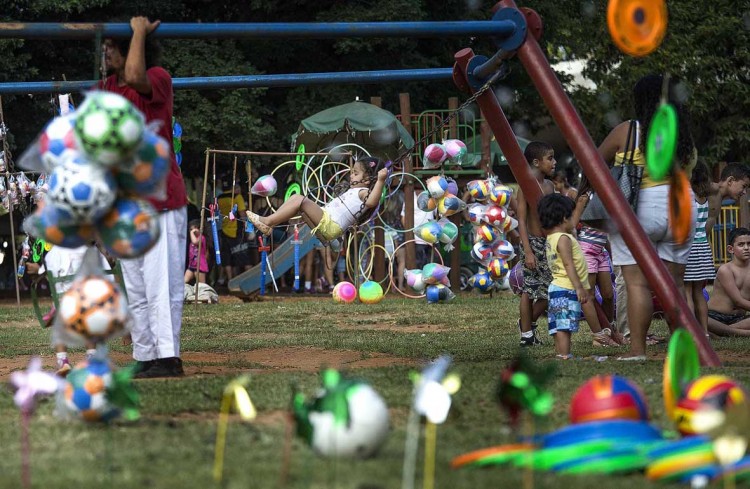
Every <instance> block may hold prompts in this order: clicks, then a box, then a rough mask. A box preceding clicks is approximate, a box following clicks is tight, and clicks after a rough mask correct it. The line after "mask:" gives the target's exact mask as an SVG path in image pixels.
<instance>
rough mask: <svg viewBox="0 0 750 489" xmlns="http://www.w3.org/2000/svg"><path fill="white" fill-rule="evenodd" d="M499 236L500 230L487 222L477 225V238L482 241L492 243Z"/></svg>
mask: <svg viewBox="0 0 750 489" xmlns="http://www.w3.org/2000/svg"><path fill="white" fill-rule="evenodd" d="M499 237H500V232H498V230H497V229H496V228H493V227H492V226H490V225H489V224H482V225H481V226H479V227H477V240H481V241H484V242H485V243H492V242H493V241H495V240H496V239H498V238H499Z"/></svg>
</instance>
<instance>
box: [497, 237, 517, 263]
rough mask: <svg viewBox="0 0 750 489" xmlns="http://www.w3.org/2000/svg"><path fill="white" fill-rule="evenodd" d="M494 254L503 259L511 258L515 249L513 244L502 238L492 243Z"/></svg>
mask: <svg viewBox="0 0 750 489" xmlns="http://www.w3.org/2000/svg"><path fill="white" fill-rule="evenodd" d="M492 254H493V255H495V256H496V257H498V258H502V259H503V260H510V259H511V258H513V256H514V254H515V251H514V250H513V245H512V244H511V243H510V241H508V240H507V239H501V240H499V241H497V242H496V243H493V244H492Z"/></svg>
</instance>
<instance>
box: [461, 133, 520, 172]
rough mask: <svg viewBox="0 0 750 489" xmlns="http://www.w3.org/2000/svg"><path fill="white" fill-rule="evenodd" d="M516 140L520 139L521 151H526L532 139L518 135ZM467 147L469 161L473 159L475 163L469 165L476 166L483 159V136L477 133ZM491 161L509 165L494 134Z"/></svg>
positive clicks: (492, 163) (467, 143) (494, 163)
mask: <svg viewBox="0 0 750 489" xmlns="http://www.w3.org/2000/svg"><path fill="white" fill-rule="evenodd" d="M516 141H518V145H519V146H520V147H521V151H524V150H525V149H526V146H528V145H529V143H530V142H531V141H529V140H528V139H524V138H522V137H518V136H516ZM466 148H467V150H468V151H469V162H472V161H473V165H472V164H471V163H470V164H469V166H474V165H476V164H478V163H479V161H480V160H481V159H482V138H481V136H479V135H477V136H474V137H473V138H471V139H470V140H468V141H466ZM490 163H491V165H496V164H497V165H501V166H502V165H507V164H508V159H507V158H505V155H504V154H503V151H502V150H501V149H500V145H499V144H497V139H495V136H494V135H493V136H492V139H490Z"/></svg>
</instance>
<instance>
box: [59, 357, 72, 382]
mask: <svg viewBox="0 0 750 489" xmlns="http://www.w3.org/2000/svg"><path fill="white" fill-rule="evenodd" d="M72 369H73V367H71V366H70V360H68V359H67V358H64V359H62V360H60V361H58V362H57V372H55V374H57V376H58V377H62V378H65V377H67V376H68V374H69V373H70V371H71V370H72Z"/></svg>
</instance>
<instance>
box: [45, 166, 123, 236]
mask: <svg viewBox="0 0 750 489" xmlns="http://www.w3.org/2000/svg"><path fill="white" fill-rule="evenodd" d="M116 189H117V184H116V183H115V179H114V177H113V176H112V174H111V173H110V172H109V171H107V170H105V169H103V168H101V167H98V166H94V165H93V164H92V163H91V162H89V161H88V160H86V159H85V158H84V157H83V156H82V155H80V154H79V155H71V156H70V157H68V158H66V159H65V160H64V161H63V162H62V163H60V164H59V165H58V166H56V167H55V168H54V170H52V174H51V175H50V177H49V191H48V192H47V196H48V198H49V203H50V204H53V205H54V206H56V207H59V208H61V209H62V210H63V211H64V212H65V213H67V214H69V215H70V217H71V220H70V222H67V223H66V224H91V223H93V222H94V221H96V220H97V219H99V218H100V217H102V216H103V215H104V214H105V213H106V212H107V211H108V210H109V208H110V207H111V206H112V203H113V202H114V201H115V194H116Z"/></svg>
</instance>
